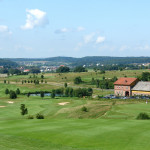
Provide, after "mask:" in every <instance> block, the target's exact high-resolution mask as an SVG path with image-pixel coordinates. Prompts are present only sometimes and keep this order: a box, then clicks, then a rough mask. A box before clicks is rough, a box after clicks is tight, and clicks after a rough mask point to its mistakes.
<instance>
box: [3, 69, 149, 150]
mask: <svg viewBox="0 0 150 150" xmlns="http://www.w3.org/2000/svg"><path fill="white" fill-rule="evenodd" d="M142 71H143V70H135V71H122V72H120V71H113V73H112V71H110V72H109V71H108V72H106V73H105V77H107V78H112V77H113V76H117V77H121V76H124V75H126V76H128V77H136V76H138V75H140V74H141V73H142ZM79 75H80V76H81V77H82V79H83V80H84V81H87V82H88V81H90V80H91V78H92V77H94V78H102V77H103V76H104V74H99V73H95V72H88V73H66V74H61V75H59V74H55V73H54V74H44V76H45V79H44V80H47V83H40V84H39V85H34V84H33V83H32V84H31V83H29V84H28V83H26V84H25V83H24V84H21V80H23V79H27V80H28V79H29V78H30V75H28V76H11V77H9V78H0V81H1V83H0V106H1V107H0V137H1V138H0V149H1V150H12V149H13V150H22V149H23V150H46V149H47V150H49V149H50V150H120V149H122V150H143V149H144V150H149V147H150V144H149V138H150V133H149V132H150V126H149V124H150V121H149V120H136V117H137V115H138V114H139V113H140V112H146V113H147V114H149V115H150V101H148V104H146V103H145V102H146V100H118V99H116V100H115V99H113V100H104V99H98V98H97V97H96V96H97V95H101V94H104V95H106V94H111V93H113V90H101V89H98V88H96V87H94V86H93V88H94V96H95V97H93V98H92V97H90V98H77V97H55V98H54V99H52V98H51V97H49V96H46V97H44V98H43V99H42V98H41V97H38V96H30V97H27V96H26V95H18V98H17V99H13V100H12V99H10V98H9V95H6V94H5V89H6V88H8V89H9V90H16V89H17V88H19V89H20V91H21V92H29V91H30V92H31V91H36V90H37V91H39V90H51V89H53V88H58V87H63V86H64V83H65V82H67V83H68V86H72V87H74V88H75V87H91V85H89V84H81V85H74V83H73V79H74V77H76V76H79ZM65 77H66V78H65ZM38 78H39V79H40V75H38ZM62 78H63V79H62ZM3 80H9V81H10V83H9V84H4V83H3ZM16 80H17V82H16ZM21 104H25V106H26V107H27V108H28V114H27V115H24V116H22V115H21V113H20V105H21ZM83 106H85V107H86V108H87V111H86V112H85V111H82V107H83ZM37 113H40V114H43V115H44V117H45V119H36V118H35V116H36V114H37ZM29 115H32V116H34V119H27V117H28V116H29Z"/></svg>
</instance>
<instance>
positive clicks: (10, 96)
mask: <svg viewBox="0 0 150 150" xmlns="http://www.w3.org/2000/svg"><path fill="white" fill-rule="evenodd" d="M9 94H10V95H9V98H10V99H16V98H17V94H16V93H15V91H10V92H9Z"/></svg>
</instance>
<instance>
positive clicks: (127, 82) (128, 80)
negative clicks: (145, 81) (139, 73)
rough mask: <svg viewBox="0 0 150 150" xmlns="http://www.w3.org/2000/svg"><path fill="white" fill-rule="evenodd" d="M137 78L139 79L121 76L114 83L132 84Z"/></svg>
mask: <svg viewBox="0 0 150 150" xmlns="http://www.w3.org/2000/svg"><path fill="white" fill-rule="evenodd" d="M136 80H138V79H137V78H125V77H122V78H119V79H118V80H117V81H116V82H114V84H117V85H131V84H132V83H133V82H135V81H136Z"/></svg>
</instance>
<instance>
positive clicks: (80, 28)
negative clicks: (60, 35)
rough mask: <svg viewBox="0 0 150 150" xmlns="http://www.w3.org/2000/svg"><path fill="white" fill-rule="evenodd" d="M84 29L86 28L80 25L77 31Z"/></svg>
mask: <svg viewBox="0 0 150 150" xmlns="http://www.w3.org/2000/svg"><path fill="white" fill-rule="evenodd" d="M84 30H85V28H84V27H78V28H77V31H84Z"/></svg>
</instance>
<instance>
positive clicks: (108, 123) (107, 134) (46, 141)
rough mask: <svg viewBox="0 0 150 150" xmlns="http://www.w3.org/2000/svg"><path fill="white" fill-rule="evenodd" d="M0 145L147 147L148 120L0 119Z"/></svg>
mask: <svg viewBox="0 0 150 150" xmlns="http://www.w3.org/2000/svg"><path fill="white" fill-rule="evenodd" d="M0 124H1V128H0V136H1V137H2V138H0V149H2V150H11V149H15V150H18V149H24V150H30V149H31V150H32V149H34V150H41V149H43V150H45V149H51V150H65V149H68V150H73V149H77V150H83V149H84V150H86V149H87V150H101V149H102V150H107V149H109V150H120V149H122V150H143V149H144V150H149V146H150V143H149V138H150V127H149V121H137V120H110V119H109V120H106V119H100V120H99V119H96V120H93V119H90V120H89V119H88V120H86V119H84V120H83V119H78V120H74V119H69V120H61V119H59V120H15V121H0Z"/></svg>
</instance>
